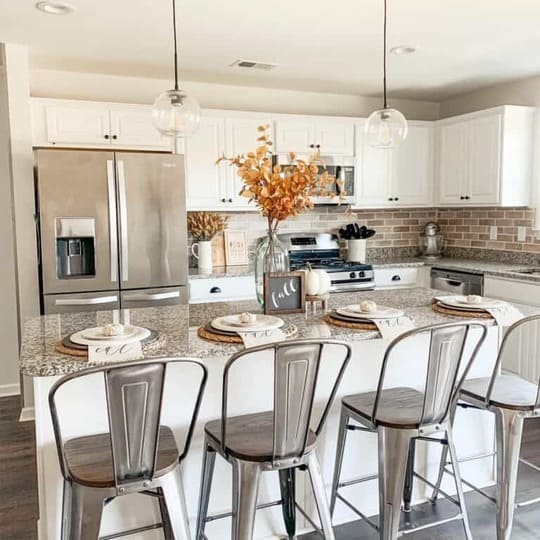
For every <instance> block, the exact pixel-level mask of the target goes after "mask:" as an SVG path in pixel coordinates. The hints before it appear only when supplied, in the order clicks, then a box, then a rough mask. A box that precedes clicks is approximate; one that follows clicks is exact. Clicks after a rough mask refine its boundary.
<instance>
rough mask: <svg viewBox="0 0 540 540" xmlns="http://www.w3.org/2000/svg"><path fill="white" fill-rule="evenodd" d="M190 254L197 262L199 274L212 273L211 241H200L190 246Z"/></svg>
mask: <svg viewBox="0 0 540 540" xmlns="http://www.w3.org/2000/svg"><path fill="white" fill-rule="evenodd" d="M191 253H193V256H194V257H195V258H196V259H197V261H198V266H199V270H200V271H201V272H211V271H212V241H211V240H201V241H199V242H195V243H193V244H191Z"/></svg>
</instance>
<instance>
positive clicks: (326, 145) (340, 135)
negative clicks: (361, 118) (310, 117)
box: [315, 120, 354, 156]
mask: <svg viewBox="0 0 540 540" xmlns="http://www.w3.org/2000/svg"><path fill="white" fill-rule="evenodd" d="M315 139H316V144H318V145H319V146H320V151H321V155H322V156H338V155H340V156H354V124H352V123H350V122H336V121H324V120H323V121H317V122H316V123H315Z"/></svg>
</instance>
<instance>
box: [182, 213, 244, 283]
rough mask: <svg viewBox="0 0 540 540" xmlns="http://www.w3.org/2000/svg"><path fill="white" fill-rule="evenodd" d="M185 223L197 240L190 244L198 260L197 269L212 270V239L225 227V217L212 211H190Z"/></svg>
mask: <svg viewBox="0 0 540 540" xmlns="http://www.w3.org/2000/svg"><path fill="white" fill-rule="evenodd" d="M187 223H188V231H189V233H190V234H191V236H193V238H194V239H195V240H197V242H194V243H193V244H192V245H191V253H192V254H193V256H194V257H195V258H196V259H197V261H198V267H199V270H200V271H201V272H203V273H210V272H212V239H213V238H214V237H215V236H216V235H217V234H218V233H220V232H222V231H223V230H224V229H225V226H226V224H227V218H226V217H224V216H221V215H220V214H217V213H214V212H190V213H189V214H188V217H187ZM243 264H245V262H244V263H243Z"/></svg>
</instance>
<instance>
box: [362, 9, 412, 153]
mask: <svg viewBox="0 0 540 540" xmlns="http://www.w3.org/2000/svg"><path fill="white" fill-rule="evenodd" d="M383 34H384V39H383V41H384V53H383V95H384V103H383V108H382V109H379V110H377V111H374V112H372V113H371V114H370V116H369V118H368V119H367V122H366V127H365V131H366V137H367V143H368V144H369V145H370V146H373V147H375V148H395V147H397V146H399V144H400V143H401V142H402V141H404V140H405V138H406V137H407V132H408V129H409V128H408V126H407V119H406V118H405V116H403V114H401V113H400V112H399V111H398V110H397V109H391V108H389V107H388V102H387V99H386V0H384V32H383Z"/></svg>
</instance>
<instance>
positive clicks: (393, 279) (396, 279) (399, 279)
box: [392, 274, 401, 281]
mask: <svg viewBox="0 0 540 540" xmlns="http://www.w3.org/2000/svg"><path fill="white" fill-rule="evenodd" d="M392 281H401V276H398V275H397V274H396V275H395V276H392Z"/></svg>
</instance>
